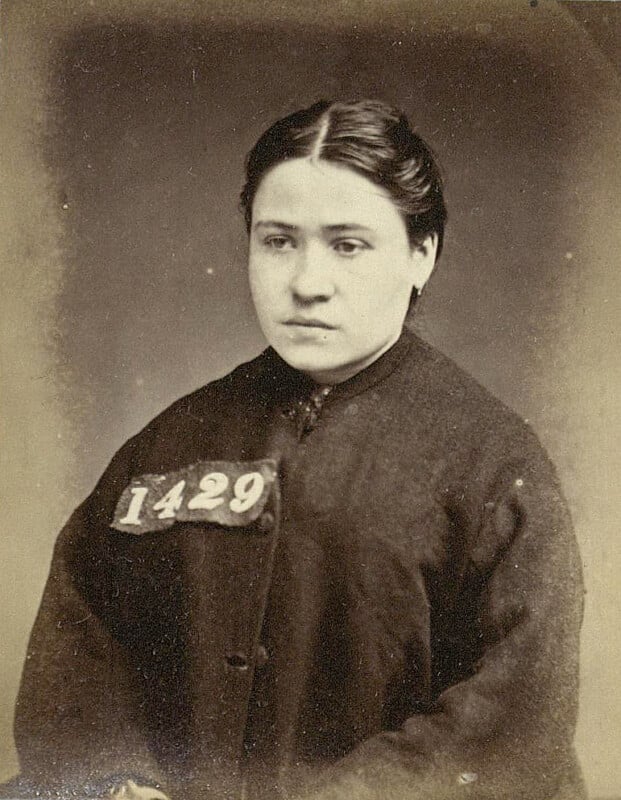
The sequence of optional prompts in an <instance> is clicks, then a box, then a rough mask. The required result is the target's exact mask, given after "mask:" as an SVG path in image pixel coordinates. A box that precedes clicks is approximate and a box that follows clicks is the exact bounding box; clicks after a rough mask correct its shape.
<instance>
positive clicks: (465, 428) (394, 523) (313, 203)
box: [16, 101, 584, 800]
mask: <svg viewBox="0 0 621 800" xmlns="http://www.w3.org/2000/svg"><path fill="white" fill-rule="evenodd" d="M242 206H243V210H244V212H245V219H246V223H247V228H248V235H249V277H250V285H251V290H252V296H253V299H254V303H255V307H256V311H257V315H258V318H259V321H260V324H261V327H262V329H263V332H264V334H265V336H266V338H267V340H268V342H269V344H270V345H271V347H270V348H269V349H268V350H267V351H265V352H264V353H263V354H262V355H260V356H259V357H258V358H256V359H255V360H253V361H251V362H250V363H248V364H243V365H241V366H240V367H238V368H237V369H236V370H235V371H234V372H232V373H231V374H230V375H227V376H226V377H224V378H222V379H220V380H218V381H215V382H213V383H211V384H209V385H207V386H205V387H203V388H202V389H199V390H198V391H197V392H195V393H193V394H191V395H189V396H188V397H185V398H183V399H181V400H179V401H178V402H177V403H175V404H174V405H173V406H172V407H171V408H169V409H168V410H167V411H165V412H163V414H161V415H160V416H159V417H157V418H156V419H155V420H154V421H153V422H151V423H150V424H149V425H148V426H147V427H146V428H145V429H144V430H143V431H142V432H141V433H139V434H138V435H137V436H136V437H135V438H133V439H132V440H130V441H129V442H128V443H127V444H126V445H125V446H124V447H123V448H122V449H121V450H120V452H119V453H118V454H117V455H116V456H115V458H114V459H113V461H112V463H111V465H110V466H109V468H108V469H107V471H106V472H105V474H104V476H103V477H102V479H101V481H100V482H99V484H98V485H97V487H96V488H95V490H94V492H93V494H92V495H91V496H90V497H89V498H88V499H87V500H86V501H85V502H84V504H83V505H82V506H81V507H80V508H79V509H78V510H77V511H76V512H75V514H74V515H73V517H72V518H71V520H70V521H69V523H68V525H67V526H66V528H65V529H64V531H63V532H62V534H61V536H60V537H59V540H58V543H57V546H56V550H55V554H54V561H53V564H52V570H51V574H50V578H49V582H48V585H47V588H46V591H45V596H44V599H43V603H42V606H41V610H40V612H39V616H38V619H37V621H36V624H35V628H34V631H33V634H32V639H31V644H30V649H29V653H28V657H27V661H26V667H25V670H24V676H23V681H22V686H21V691H20V695H19V698H18V703H17V713H16V741H17V747H18V750H19V754H20V760H21V766H22V775H23V778H22V786H26V787H30V791H34V790H35V789H36V790H37V791H38V792H40V793H46V792H47V793H48V794H49V795H52V796H58V793H60V795H61V796H65V795H67V796H84V795H88V796H102V795H104V794H106V793H113V794H116V795H117V796H120V797H133V796H138V797H162V796H170V797H172V798H183V800H190V799H191V798H201V799H202V798H219V799H220V798H240V797H242V796H243V797H245V798H248V800H259V798H270V799H271V798H278V797H283V798H306V799H307V800H310V799H311V798H312V799H313V800H320V799H321V800H346V799H347V800H348V799H349V798H365V799H366V798H369V799H370V798H377V799H378V800H379V798H399V799H400V798H413V797H415V798H417V800H421V798H429V799H430V800H431V799H432V798H433V800H437V799H439V798H446V799H447V800H448V799H449V798H455V797H462V796H464V797H466V796H469V797H476V798H478V799H479V800H483V799H485V800H487V798H489V800H499V799H500V798H511V800H517V799H518V798H524V800H551V799H552V798H581V797H584V793H583V789H582V784H581V781H580V777H579V771H578V769H577V767H576V764H575V759H574V755H573V750H572V735H573V727H574V724H575V717H576V705H577V650H578V632H579V627H580V620H581V613H582V590H581V576H580V566H579V560H578V556H577V553H576V547H575V542H574V539H573V535H572V533H571V528H570V521H569V518H568V514H567V511H566V508H565V504H564V501H563V499H562V495H561V492H560V489H559V486H558V483H557V479H556V477H555V474H554V470H553V468H552V466H551V465H550V463H549V461H548V459H547V457H546V455H545V453H544V452H543V451H542V448H541V446H540V445H539V443H538V442H537V440H536V438H535V436H534V434H533V433H532V431H530V429H529V428H528V427H527V426H526V425H525V424H524V423H523V422H522V421H521V420H520V419H518V418H517V417H516V415H515V414H513V413H512V412H510V411H509V410H508V409H506V408H505V407H504V406H503V405H502V404H501V403H499V402H498V401H497V400H496V399H494V398H493V397H491V396H490V395H489V394H488V393H487V392H486V391H485V390H484V389H483V388H482V387H480V386H479V385H478V384H477V383H476V382H475V381H474V380H472V379H471V378H470V377H469V376H467V375H465V374H464V373H463V372H462V371H460V370H459V369H458V368H457V367H456V366H455V365H454V364H453V363H452V362H450V361H449V360H448V359H446V358H445V357H444V356H442V355H441V354H439V353H438V352H436V351H435V350H433V349H432V348H431V347H429V346H428V345H426V344H425V343H423V342H422V341H420V340H419V339H418V338H416V337H415V336H414V335H413V334H411V333H410V332H408V330H407V329H406V328H404V327H403V326H404V320H405V317H406V314H407V312H408V308H409V306H410V305H411V304H413V303H415V301H416V298H417V296H418V295H419V294H420V292H421V291H422V289H423V287H424V286H425V283H426V282H427V280H428V278H429V276H430V274H431V272H432V269H433V267H434V264H435V261H436V258H437V256H438V255H439V254H440V251H441V248H442V239H443V233H444V223H445V219H446V211H445V206H444V200H443V195H442V187H441V181H440V176H439V173H438V169H437V166H436V164H435V162H434V159H433V156H432V154H431V152H430V151H429V149H428V148H427V147H426V145H425V144H424V143H423V142H422V141H421V139H420V138H419V137H418V136H416V135H415V134H414V133H413V132H412V131H411V129H410V127H409V124H408V122H407V120H406V119H405V117H403V116H402V115H401V114H400V113H399V112H397V111H395V110H394V109H391V108H389V107H388V106H386V105H384V104H382V103H379V102H372V101H362V102H356V103H342V102H336V103H329V102H320V103H317V104H315V105H313V106H311V107H310V108H308V109H306V110H303V111H300V112H298V113H295V114H293V115H291V116H289V117H286V118H285V119H283V120H280V121H279V122H277V123H276V124H275V125H273V126H272V127H271V128H270V129H269V130H268V131H267V132H266V133H265V134H264V135H263V136H262V137H261V138H260V139H259V141H258V142H257V144H256V145H255V147H254V149H253V150H252V152H251V153H250V155H249V158H248V160H247V175H246V184H245V187H244V190H243V193H242Z"/></svg>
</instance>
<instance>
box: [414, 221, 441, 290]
mask: <svg viewBox="0 0 621 800" xmlns="http://www.w3.org/2000/svg"><path fill="white" fill-rule="evenodd" d="M437 251H438V237H437V234H435V233H430V234H429V236H427V238H426V239H425V240H424V241H423V242H422V243H421V244H419V245H417V246H416V247H415V248H414V249H413V250H412V253H411V256H410V258H411V266H412V285H413V287H414V288H415V289H416V291H417V292H418V294H420V293H421V292H422V291H423V287H424V286H425V284H426V283H427V281H428V280H429V278H430V277H431V273H432V272H433V268H434V266H435V264H436V254H437Z"/></svg>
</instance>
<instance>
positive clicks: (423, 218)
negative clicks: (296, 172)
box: [241, 100, 447, 256]
mask: <svg viewBox="0 0 621 800" xmlns="http://www.w3.org/2000/svg"><path fill="white" fill-rule="evenodd" d="M293 158H311V159H317V160H324V161H328V162H332V163H336V164H341V165H343V166H346V167H349V168H350V169H352V170H354V171H356V172H358V173H359V174H360V175H363V176H364V177H365V178H367V179H368V180H370V181H371V182H373V183H374V184H376V185H377V186H381V187H382V188H383V189H384V190H385V191H387V192H388V194H389V196H390V197H391V199H392V201H393V202H394V204H395V206H396V207H397V209H398V210H399V211H400V212H401V214H402V215H403V218H404V221H405V225H406V229H407V234H408V239H409V242H410V245H411V246H412V247H417V246H419V245H420V244H422V243H423V241H424V240H425V239H426V238H427V236H429V235H430V234H436V236H437V239H438V245H437V256H439V255H440V253H441V251H442V243H443V239H444V227H445V223H446V218H447V212H446V205H445V203H444V195H443V187H442V178H441V175H440V170H439V168H438V165H437V163H436V160H435V158H434V155H433V153H432V151H431V149H430V147H429V146H428V145H427V144H426V143H425V142H424V141H423V139H421V137H420V136H419V135H418V134H416V133H414V131H413V130H412V128H411V127H410V123H409V121H408V119H407V117H406V116H405V114H403V113H402V112H401V111H399V110H398V109H396V108H393V107H392V106H390V105H388V104H386V103H383V102H381V101H379V100H358V101H329V100H320V101H319V102H317V103H314V104H313V105H311V106H309V107H308V108H305V109H302V110H300V111H296V112H294V113H293V114H289V115H288V116H286V117H283V118H282V119H279V120H278V121H277V122H275V123H274V124H273V125H271V126H270V127H269V128H268V129H267V130H266V131H265V132H264V133H263V134H262V135H261V136H260V137H259V139H258V141H257V143H256V144H255V146H254V147H253V148H252V150H251V151H250V153H249V154H248V156H247V158H246V182H245V185H244V188H243V190H242V193H241V208H242V210H243V213H244V218H245V221H246V227H247V229H248V231H249V230H250V227H251V224H252V204H253V201H254V196H255V194H256V192H257V189H258V188H259V185H260V183H261V180H262V178H263V177H264V176H265V174H266V173H267V172H268V171H269V170H270V169H272V168H273V167H275V166H277V165H278V164H280V163H282V162H284V161H288V160H290V159H293Z"/></svg>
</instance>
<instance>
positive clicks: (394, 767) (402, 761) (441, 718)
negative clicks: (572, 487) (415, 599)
mask: <svg viewBox="0 0 621 800" xmlns="http://www.w3.org/2000/svg"><path fill="white" fill-rule="evenodd" d="M522 439H524V437H522ZM515 450H516V447H515V444H513V451H514V452H515ZM497 454H498V448H494V452H493V457H491V456H490V454H487V455H486V456H484V458H483V460H484V462H485V463H484V464H483V466H482V467H481V468H480V469H479V470H478V471H477V467H475V466H473V467H472V470H471V472H470V474H469V479H467V480H466V481H465V483H462V486H464V485H466V484H467V485H468V489H467V490H466V491H462V492H461V497H460V500H461V510H460V512H459V513H460V515H461V517H462V531H464V535H465V536H469V537H470V546H469V553H468V559H467V564H466V567H465V574H464V577H463V579H462V582H461V585H462V593H461V594H460V595H459V596H458V599H457V603H458V604H461V605H462V606H464V608H465V609H466V613H464V614H463V615H462V617H461V618H462V620H469V622H468V625H469V627H470V628H471V631H470V632H466V631H461V632H457V637H456V638H461V639H462V640H463V638H464V636H465V637H466V638H468V637H470V638H473V639H474V640H475V643H476V648H475V651H476V654H477V657H476V659H475V660H474V661H473V664H472V668H471V669H470V670H469V671H468V674H467V675H464V677H463V679H461V680H458V681H457V682H455V683H454V684H452V685H450V686H448V688H445V689H444V691H442V692H441V693H440V694H439V695H438V697H437V698H436V701H435V703H434V704H433V707H432V709H431V710H430V712H429V713H420V714H416V715H414V716H412V717H411V718H409V719H408V720H406V722H405V724H404V725H403V726H402V728H401V729H400V730H396V731H386V732H382V733H381V734H379V735H375V736H373V737H372V738H370V739H368V740H366V741H364V742H362V743H361V744H360V745H358V746H357V747H356V748H355V749H354V750H353V751H352V752H350V753H349V754H348V755H346V756H345V757H344V758H342V759H341V760H340V761H338V762H336V764H335V765H334V766H333V768H331V769H330V771H329V772H328V773H326V774H324V776H323V777H322V781H321V785H320V786H319V787H318V788H316V789H315V790H314V791H313V792H310V793H309V794H308V796H307V798H306V800H311V798H312V800H348V799H349V798H356V800H380V799H381V800H387V799H388V798H389V799H390V800H406V798H407V799H408V800H458V799H459V798H464V799H465V798H476V800H551V798H559V800H560V799H561V798H562V800H570V799H571V800H578V798H584V797H586V795H585V794H584V788H583V785H582V779H581V776H580V772H579V768H578V767H577V764H576V761H575V757H574V753H573V745H572V740H573V733H574V728H575V722H576V715H577V694H578V637H579V629H580V625H581V620H582V608H583V589H582V574H581V566H580V561H579V556H578V553H577V547H576V542H575V539H574V536H573V532H572V526H571V521H570V518H569V514H568V512H567V509H566V506H565V502H564V500H563V497H562V495H561V492H560V489H559V487H558V484H557V481H556V477H555V474H554V470H553V468H552V466H551V464H550V463H549V461H548V460H547V457H546V456H545V454H544V453H543V452H542V450H541V448H540V445H539V444H538V442H537V441H536V439H535V437H534V435H531V436H529V435H527V437H526V440H525V443H524V446H523V448H522V452H520V453H519V454H518V455H516V457H515V458H506V457H503V458H502V459H499V458H498V455H497ZM499 462H502V463H501V466H498V464H499ZM468 495H470V497H468ZM468 503H470V506H471V507H470V508H468V507H467V506H468ZM468 529H469V530H468Z"/></svg>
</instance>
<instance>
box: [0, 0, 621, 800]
mask: <svg viewBox="0 0 621 800" xmlns="http://www.w3.org/2000/svg"><path fill="white" fill-rule="evenodd" d="M620 20H621V14H620V13H619V7H618V6H617V4H616V3H612V2H602V3H595V2H585V3H563V4H558V3H555V2H552V0H539V2H538V3H537V2H536V1H535V0H530V2H529V0H524V1H522V0H510V1H505V0H494V1H493V2H490V0H484V1H483V2H476V1H471V2H468V3H464V2H463V0H442V2H440V0H437V1H436V2H433V1H432V0H382V1H381V2H380V0H334V1H332V2H331V1H330V0H318V1H317V0H316V1H315V2H314V3H312V4H311V3H306V2H302V0H288V2H279V0H260V1H259V0H257V2H253V0H235V1H233V0H204V1H203V2H192V0H107V2H104V0H101V2H97V3H94V2H86V1H85V0H12V2H11V1H10V0H7V2H5V3H4V4H3V6H2V12H1V16H0V26H1V27H0V37H1V39H0V59H1V69H2V72H1V75H0V103H1V106H0V109H1V110H0V126H1V128H0V178H1V180H0V267H1V269H2V274H1V276H0V280H1V283H0V287H1V289H0V326H1V327H0V376H1V378H0V379H1V384H0V392H1V394H0V404H1V405H0V426H1V428H0V434H1V444H0V446H1V450H0V458H1V462H0V469H1V473H2V489H1V490H0V492H1V499H0V508H1V513H0V521H1V522H0V524H1V525H2V532H1V539H0V564H1V572H0V578H1V579H0V607H1V609H2V613H1V614H0V779H2V778H8V777H9V776H10V775H11V774H13V773H14V772H15V771H16V769H17V762H16V757H15V752H14V749H13V742H12V736H11V717H12V712H13V703H14V699H15V694H16V691H17V686H18V681H19V673H20V670H21V664H22V661H23V658H24V652H25V648H26V642H27V637H28V633H29V630H30V627H31V625H32V622H33V619H34V615H35V613H36V609H37V605H38V603H39V600H40V596H41V592H42V590H43V585H44V581H45V578H46V574H47V569H48V566H49V560H50V556H51V550H52V546H53V542H54V539H55V536H56V534H57V531H58V529H59V527H60V526H61V524H62V522H63V520H64V519H65V518H66V517H67V515H68V514H69V513H70V511H71V510H72V508H73V507H74V506H75V505H76V504H77V503H78V502H79V501H80V500H81V498H82V497H83V496H84V495H85V494H86V493H88V492H89V491H90V489H91V488H92V486H93V484H94V482H95V480H96V479H97V477H98V476H99V474H100V473H101V472H102V470H103V469H104V467H105V466H106V464H107V462H108V461H109V459H110V457H111V456H112V454H113V452H114V451H115V450H116V449H117V448H118V447H119V446H120V445H121V443H122V442H123V441H124V440H125V439H126V438H127V437H128V436H129V435H131V434H132V433H135V432H136V431H137V430H138V429H140V428H141V427H142V426H143V425H144V424H145V423H146V422H147V421H148V420H149V419H150V418H151V417H152V416H153V415H155V414H156V413H157V412H158V411H159V410H161V409H162V408H163V407H164V406H166V405H167V404H168V403H170V402H171V401H172V400H174V399H175V398H177V397H178V396H180V395H181V394H183V393H185V392H188V391H190V390H192V389H194V388H196V387H197V386H199V385H201V384H203V383H205V382H206V381H208V380H210V379H212V378H214V377H216V376H218V375H220V374H222V373H224V372H225V371H227V370H229V369H230V368H231V367H233V366H234V365H235V364H237V363H238V362H239V361H241V360H244V359H247V358H249V357H251V356H253V355H255V354H256V353H257V352H258V351H259V350H260V349H261V348H262V347H263V346H264V343H263V341H262V339H261V336H260V333H259V331H258V327H257V324H256V322H255V320H254V316H253V313H252V309H251V304H250V300H249V294H248V290H247V286H246V276H245V255H246V254H245V235H244V231H243V224H242V219H241V215H240V213H239V211H238V208H237V198H238V193H239V189H240V186H241V181H242V172H243V158H244V155H245V153H246V151H247V150H248V149H249V147H250V146H251V145H252V143H253V142H254V140H255V138H256V136H257V135H258V134H259V133H260V132H261V131H262V130H263V129H264V128H265V127H266V126H267V125H268V124H269V123H270V122H272V121H273V120H274V119H276V118H277V117H279V116H281V115H282V114H284V113H287V112H289V111H292V110H294V109H296V108H299V107H301V106H303V105H305V104H308V103H310V102H312V101H314V100H316V99H318V98H320V97H354V98H356V97H362V96H373V97H380V98H383V99H385V100H388V101H391V102H394V103H396V104H398V105H400V106H402V107H403V108H405V109H406V110H407V112H408V114H409V115H410V117H411V119H412V121H413V123H414V126H415V128H416V129H418V131H419V132H420V133H421V134H422V135H423V137H424V138H426V139H427V140H428V141H429V142H430V143H431V145H432V146H433V148H434V150H435V151H436V153H437V154H438V156H439V159H440V162H441V163H442V165H443V167H444V172H445V175H446V183H447V200H448V205H449V213H450V221H449V228H448V235H447V242H446V249H445V253H444V254H443V257H442V260H441V263H440V264H439V267H438V271H437V274H436V275H435V276H434V277H433V279H432V281H431V284H430V285H429V287H428V288H427V289H426V291H425V295H424V297H423V301H422V302H421V303H420V305H419V306H418V310H417V315H416V318H415V319H414V321H413V324H414V326H415V327H416V329H417V330H418V331H419V332H421V333H422V335H423V336H425V337H426V338H428V339H429V340H430V341H432V342H433V343H434V344H436V345H438V346H439V347H440V348H441V349H443V350H444V351H445V352H447V353H448V354H449V355H451V356H452V357H453V358H454V359H455V360H456V361H457V362H458V363H459V364H461V365H462V366H464V367H465V368H466V369H467V370H469V371H470V372H471V373H472V374H474V375H475V376H476V377H477V378H478V379H479V380H480V381H481V382H482V383H484V384H485V385H486V386H488V387H489V388H490V389H491V390H492V391H493V392H495V393H496V394H497V395H498V396H499V397H501V398H502V399H503V400H504V401H505V402H506V403H508V404H509V405H510V406H512V407H513V408H515V409H516V410H517V411H518V412H519V413H520V414H522V416H524V417H526V418H527V419H529V420H530V422H531V423H532V425H533V426H534V428H535V430H536V431H537V432H538V434H539V436H540V438H541V439H542V441H543V442H544V444H545V445H546V447H547V448H548V450H549V452H550V453H551V455H552V457H553V459H554V461H555V462H556V464H557V466H558V469H559V472H560V475H561V479H562V481H563V484H564V487H565V490H566V494H567V497H568V500H569V503H570V506H571V510H572V514H573V517H574V521H575V524H576V529H577V533H578V537H579V541H580V545H581V548H582V554H583V560H584V567H585V575H586V581H587V588H588V594H587V610H586V618H585V625H584V635H583V656H582V697H581V715H580V722H579V730H578V736H577V744H578V749H579V753H580V756H581V759H582V763H583V768H584V771H585V776H586V779H587V782H588V785H589V787H590V791H591V793H592V796H593V797H613V796H621V759H619V757H618V752H619V747H620V746H621V691H620V690H619V685H618V675H619V674H620V671H621V629H620V625H619V618H620V614H619V612H620V610H621V609H620V605H621V604H620V603H619V596H620V594H621V593H620V591H619V586H620V585H621V579H620V577H619V575H620V573H621V544H620V543H619V535H618V531H619V513H618V511H617V506H618V495H619V487H620V485H621V459H620V457H619V452H620V450H621V437H620V428H621V426H620V425H619V419H618V417H619V415H618V411H617V408H618V406H619V400H618V397H619V395H620V394H621V358H620V357H619V344H620V343H619V310H620V309H619V305H620V303H619V298H620V295H621V270H620V265H619V260H620V259H619V253H620V252H621V228H620V225H619V219H620V215H619V214H620V211H621V208H620V206H621V202H620V195H621V191H620V190H621V170H620V167H621V163H620V162H621V158H620V151H621V148H620V146H619V125H620V122H621V118H620V113H619V112H620V110H621V100H620V94H619V88H620V86H619V83H620V81H619V77H618V73H617V72H616V71H615V68H614V62H615V59H616V57H617V55H618V46H619V37H618V34H619V22H620ZM617 63H618V61H617Z"/></svg>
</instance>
